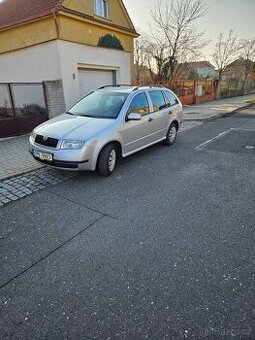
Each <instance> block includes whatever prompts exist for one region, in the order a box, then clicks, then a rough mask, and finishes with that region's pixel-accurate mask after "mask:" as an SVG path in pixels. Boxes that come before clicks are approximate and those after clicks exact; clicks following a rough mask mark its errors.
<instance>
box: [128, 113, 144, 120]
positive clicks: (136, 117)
mask: <svg viewBox="0 0 255 340" xmlns="http://www.w3.org/2000/svg"><path fill="white" fill-rule="evenodd" d="M127 118H128V120H141V119H142V115H140V113H135V112H132V113H130V114H129V115H128V117H127Z"/></svg>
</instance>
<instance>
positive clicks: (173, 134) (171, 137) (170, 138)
mask: <svg viewBox="0 0 255 340" xmlns="http://www.w3.org/2000/svg"><path fill="white" fill-rule="evenodd" d="M177 130H178V128H177V125H176V124H175V123H172V124H171V125H170V128H169V129H168V131H167V134H166V140H165V142H166V145H173V144H174V143H175V141H176V138H177Z"/></svg>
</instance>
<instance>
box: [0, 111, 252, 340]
mask: <svg viewBox="0 0 255 340" xmlns="http://www.w3.org/2000/svg"><path fill="white" fill-rule="evenodd" d="M254 118H255V111H254V109H248V110H245V112H243V113H239V114H237V115H233V116H231V117H228V118H219V119H216V120H214V121H211V122H208V123H206V124H204V125H201V126H198V127H195V128H193V129H191V130H189V131H186V132H185V133H182V134H181V135H180V136H179V137H180V138H179V140H178V142H177V143H176V144H175V145H174V146H173V147H170V148H169V147H165V146H163V145H161V144H159V145H156V146H154V147H151V148H149V149H147V150H145V151H143V152H140V153H138V154H136V155H134V156H132V157H129V158H127V159H125V160H123V161H122V162H121V164H119V166H118V168H117V169H116V172H115V173H114V175H113V176H112V177H110V178H99V177H98V176H97V175H96V174H93V173H85V174H80V175H78V176H75V177H73V178H71V179H69V180H67V181H65V182H62V183H60V184H56V185H54V186H49V187H48V188H46V189H45V190H41V191H38V192H36V193H34V194H32V195H30V196H27V197H25V198H23V199H21V200H18V201H16V202H13V203H11V204H8V205H6V206H4V207H2V208H0V220H1V221H2V223H1V234H0V256H1V266H0V268H1V269H0V301H1V306H0V313H1V314H0V338H1V339H33V340H34V339H232V338H236V339H254V338H255V331H254V330H255V309H254V303H253V302H252V300H253V296H254V283H255V282H254V281H255V274H254V268H255V256H254V240H255V233H254V225H255V210H254V204H255V198H254V185H255V168H254V160H255V151H254V150H255V149H253V148H252V147H253V146H255V119H254ZM247 129H249V131H248V132H247V133H246V132H245V131H247ZM226 131H230V132H228V133H225V132H226ZM222 133H223V134H222ZM247 146H250V147H251V148H247Z"/></svg>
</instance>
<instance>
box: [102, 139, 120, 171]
mask: <svg viewBox="0 0 255 340" xmlns="http://www.w3.org/2000/svg"><path fill="white" fill-rule="evenodd" d="M116 162H117V150H116V147H115V146H114V145H113V144H108V145H106V146H105V147H104V148H103V149H102V151H101V152H100V154H99V157H98V173H99V175H100V176H105V177H106V176H110V175H111V174H112V173H113V171H114V169H115V166H116Z"/></svg>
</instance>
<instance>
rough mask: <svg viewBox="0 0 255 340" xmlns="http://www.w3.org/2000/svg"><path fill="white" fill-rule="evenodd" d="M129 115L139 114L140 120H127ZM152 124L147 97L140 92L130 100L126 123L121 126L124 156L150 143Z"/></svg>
mask: <svg viewBox="0 0 255 340" xmlns="http://www.w3.org/2000/svg"><path fill="white" fill-rule="evenodd" d="M130 113H139V114H140V115H141V116H142V118H141V120H127V117H128V115H129V114H130ZM152 122H153V120H152V113H151V112H150V107H149V102H148V98H147V95H146V93H145V92H140V93H138V94H136V95H135V96H134V97H133V99H132V100H131V102H130V104H129V107H128V110H127V113H126V122H125V123H124V124H123V128H122V132H121V134H122V135H123V139H124V145H123V154H124V156H126V155H128V154H131V153H133V152H135V151H137V150H139V149H142V148H144V147H145V146H147V145H149V144H151V143H152V132H153V129H152Z"/></svg>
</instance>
